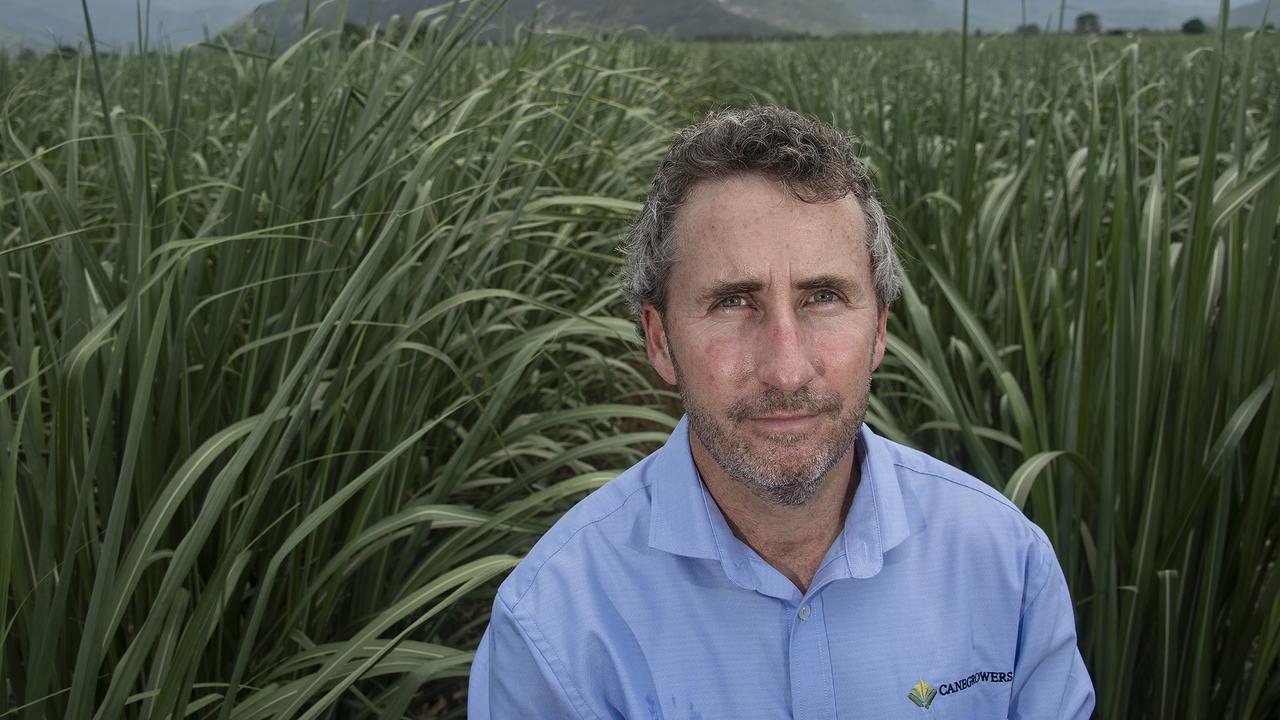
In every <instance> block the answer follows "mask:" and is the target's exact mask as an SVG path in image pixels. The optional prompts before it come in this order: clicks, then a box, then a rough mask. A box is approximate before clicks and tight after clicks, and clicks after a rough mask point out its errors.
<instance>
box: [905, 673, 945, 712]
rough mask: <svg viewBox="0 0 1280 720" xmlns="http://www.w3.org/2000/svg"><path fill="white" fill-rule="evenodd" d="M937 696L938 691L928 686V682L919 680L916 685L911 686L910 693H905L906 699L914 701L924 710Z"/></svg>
mask: <svg viewBox="0 0 1280 720" xmlns="http://www.w3.org/2000/svg"><path fill="white" fill-rule="evenodd" d="M936 697H938V691H937V690H934V689H933V688H932V687H930V686H929V683H927V682H925V681H924V680H921V681H920V682H918V683H916V686H915V687H913V688H911V693H910V694H908V695H907V699H908V700H910V701H911V702H913V703H915V704H916V706H917V707H922V708H924V709H925V710H928V709H929V706H930V705H932V704H933V699H934V698H936Z"/></svg>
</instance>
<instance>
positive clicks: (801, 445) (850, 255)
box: [641, 175, 888, 505]
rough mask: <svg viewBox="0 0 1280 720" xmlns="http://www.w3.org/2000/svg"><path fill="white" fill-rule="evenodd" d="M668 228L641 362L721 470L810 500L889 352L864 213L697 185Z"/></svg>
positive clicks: (730, 183)
mask: <svg viewBox="0 0 1280 720" xmlns="http://www.w3.org/2000/svg"><path fill="white" fill-rule="evenodd" d="M675 231H676V242H677V244H678V250H677V255H676V257H677V261H676V265H675V268H674V269H673V271H672V274H671V277H670V279H669V284H668V287H667V312H666V315H665V317H664V316H662V315H660V313H659V312H658V310H657V308H655V307H653V306H651V305H646V306H645V307H644V308H643V315H642V318H641V321H642V323H643V324H644V329H645V337H646V342H647V346H648V352H649V358H650V360H651V361H652V362H653V365H654V368H655V369H656V370H657V371H658V373H659V374H660V375H661V376H662V377H663V379H664V380H666V381H667V382H669V383H672V384H674V385H676V386H677V387H678V388H679V391H680V396H681V398H682V399H683V401H684V407H685V412H687V413H688V415H689V424H690V431H691V434H692V435H693V436H694V437H695V438H696V440H697V441H698V442H700V443H701V444H702V446H703V447H704V448H706V450H707V452H708V454H710V455H711V457H712V458H714V460H715V461H716V463H717V464H719V465H720V467H721V468H723V469H724V470H725V472H726V473H728V474H729V475H730V476H731V477H733V478H734V479H736V480H738V481H740V482H742V483H744V484H745V485H747V486H748V487H749V488H751V489H752V491H754V492H755V493H756V494H757V495H759V496H760V497H763V498H765V499H768V500H770V501H772V502H776V503H779V504H783V505H801V504H804V503H805V502H807V501H808V500H810V499H811V498H812V497H813V495H814V494H815V493H816V491H817V489H818V487H819V485H820V483H821V480H822V478H823V476H824V475H825V474H826V473H827V471H828V470H830V469H831V468H832V467H833V466H834V465H835V464H836V463H837V462H838V461H839V460H840V459H841V458H842V457H843V456H844V454H845V453H847V452H848V451H849V450H850V448H851V447H852V444H853V439H854V436H855V435H856V433H857V431H858V427H859V426H860V425H861V423H862V418H863V415H864V414H865V412H866V407H867V399H868V395H869V393H870V385H871V373H872V371H873V370H875V368H876V367H878V366H879V365H880V360H881V358H883V356H884V339H885V325H886V322H887V319H888V312H887V310H886V311H884V312H881V311H878V309H877V304H876V297H875V290H874V285H873V282H872V276H871V263H870V257H869V255H868V253H867V248H866V221H865V218H864V216H863V214H862V209H861V207H860V206H859V204H858V201H857V200H856V199H855V198H854V197H853V196H851V195H850V196H846V197H845V198H843V199H841V200H838V201H836V202H832V203H818V204H810V203H805V202H802V201H800V200H797V199H796V198H795V197H794V196H792V195H791V194H790V193H789V192H788V191H787V190H786V188H784V187H783V186H782V185H781V184H779V183H776V182H773V181H771V180H768V179H765V178H762V177H759V176H754V175H743V176H737V177H733V178H729V179H726V180H719V181H710V182H704V183H701V184H699V185H697V186H695V187H694V188H693V189H692V190H691V191H690V193H689V196H688V198H687V199H686V202H685V204H684V205H682V206H681V208H680V210H679V211H678V212H677V214H676V219H675Z"/></svg>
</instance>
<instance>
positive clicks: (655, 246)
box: [618, 105, 902, 334]
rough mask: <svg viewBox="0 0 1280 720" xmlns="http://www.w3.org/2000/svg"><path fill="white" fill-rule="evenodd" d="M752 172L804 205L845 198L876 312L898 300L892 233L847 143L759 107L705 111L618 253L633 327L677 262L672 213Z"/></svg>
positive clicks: (809, 121) (660, 304)
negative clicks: (862, 224) (850, 199)
mask: <svg viewBox="0 0 1280 720" xmlns="http://www.w3.org/2000/svg"><path fill="white" fill-rule="evenodd" d="M751 174H755V175H761V176H763V177H766V178H768V179H770V180H775V181H777V182H780V183H782V184H783V186H784V187H786V188H787V190H788V191H789V192H790V193H791V194H792V195H794V196H795V197H796V198H797V199H799V200H801V201H803V202H807V203H822V202H834V201H836V200H839V199H841V198H843V197H845V196H847V195H849V194H850V193H852V194H853V196H854V198H856V199H857V200H858V204H859V206H860V207H861V208H862V214H863V215H864V216H865V217H866V223H867V251H868V253H869V254H870V256H871V275H872V278H873V279H874V281H875V293H876V302H877V304H878V305H879V307H880V308H882V309H883V308H887V307H888V306H889V305H891V304H892V303H893V302H894V301H895V300H897V299H898V295H899V294H900V293H901V292H902V278H901V272H902V269H901V265H900V264H899V262H898V255H897V253H896V252H895V251H894V246H893V236H892V234H891V233H890V231H889V222H888V220H887V219H886V218H885V214H884V208H883V207H881V205H880V201H879V200H877V199H876V195H875V188H874V187H873V185H872V183H871V177H870V175H869V174H868V172H867V169H866V167H865V166H864V165H863V164H862V162H861V161H860V160H858V158H857V157H856V156H855V155H854V151H853V139H852V138H851V137H850V136H848V135H846V134H845V133H843V132H841V131H840V130H837V129H836V128H833V127H831V126H829V125H826V124H824V123H821V122H819V121H817V120H815V119H813V118H809V117H805V116H803V115H800V114H799V113H796V112H793V111H791V110H786V109H784V108H779V107H773V106H768V105H762V106H757V107H751V108H747V109H745V110H729V111H724V112H712V113H708V114H707V117H706V119H704V120H703V121H702V122H700V123H698V124H696V125H690V126H689V127H686V128H684V129H683V130H681V131H679V132H678V133H676V136H675V138H674V139H673V140H672V142H671V149H670V150H669V151H668V152H667V155H666V157H665V158H663V160H662V164H661V165H660V166H659V167H658V173H657V175H655V176H654V178H653V182H652V183H651V184H650V185H649V197H648V198H647V199H646V200H645V203H644V208H643V209H642V210H641V211H640V216H639V217H638V218H637V219H636V221H635V223H634V224H632V226H631V228H630V230H629V231H628V233H627V237H626V240H625V241H624V243H623V246H622V248H621V250H622V253H623V255H625V257H626V264H625V266H624V267H623V269H622V272H621V273H620V274H619V277H618V282H619V285H620V286H621V289H622V295H623V297H624V298H625V299H626V301H627V306H628V310H630V312H631V317H632V319H633V320H635V321H636V325H637V327H640V313H641V309H642V308H643V306H644V305H646V304H650V305H653V306H654V307H656V308H657V309H658V311H659V312H661V313H665V312H666V307H667V281H668V278H669V277H670V276H671V269H672V267H674V265H675V262H676V242H675V232H674V225H675V216H676V210H677V209H678V208H679V207H680V205H681V203H683V202H684V201H685V199H686V198H687V197H688V195H689V191H690V190H691V189H692V188H693V187H694V186H695V185H697V184H698V183H700V182H703V181H707V180H720V179H725V178H729V177H733V176H735V175H751ZM640 332H641V334H643V332H644V330H643V328H641V330H640Z"/></svg>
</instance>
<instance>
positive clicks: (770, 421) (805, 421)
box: [751, 413, 818, 433]
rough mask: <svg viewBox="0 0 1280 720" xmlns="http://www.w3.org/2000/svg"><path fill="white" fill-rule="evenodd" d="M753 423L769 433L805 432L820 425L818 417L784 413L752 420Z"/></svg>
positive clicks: (807, 414)
mask: <svg viewBox="0 0 1280 720" xmlns="http://www.w3.org/2000/svg"><path fill="white" fill-rule="evenodd" d="M751 423H752V424H753V425H755V426H756V427H758V428H760V429H761V430H765V431H768V432H788V433H795V432H805V431H806V430H811V429H812V428H813V427H814V426H815V425H817V424H818V416H817V415H813V414H809V413H784V414H777V415H761V416H759V417H753V418H751Z"/></svg>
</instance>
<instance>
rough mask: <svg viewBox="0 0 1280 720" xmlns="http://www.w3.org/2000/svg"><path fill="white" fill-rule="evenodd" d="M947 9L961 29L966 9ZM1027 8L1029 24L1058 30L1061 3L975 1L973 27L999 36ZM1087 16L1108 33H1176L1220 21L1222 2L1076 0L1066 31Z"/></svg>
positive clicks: (972, 4)
mask: <svg viewBox="0 0 1280 720" xmlns="http://www.w3.org/2000/svg"><path fill="white" fill-rule="evenodd" d="M940 4H941V3H940ZM946 6H947V10H948V11H949V13H950V14H951V16H952V17H953V18H955V19H956V22H957V25H958V20H959V18H960V14H961V8H962V7H963V5H962V4H961V2H959V1H958V0H957V1H954V2H947V3H946ZM1024 6H1025V8H1026V21H1027V22H1028V23H1031V24H1033V25H1039V26H1040V27H1046V26H1047V27H1048V28H1049V29H1051V30H1057V29H1058V15H1059V13H1060V12H1062V4H1061V2H1060V1H1059V0H1025V3H1024V2H1023V0H977V1H971V2H970V3H969V27H970V28H981V29H982V30H984V31H996V32H999V31H1004V30H1012V29H1014V28H1016V27H1017V26H1018V25H1021V24H1022V17H1023V7H1024ZM1086 12H1092V13H1097V15H1098V17H1099V18H1100V19H1101V20H1102V28H1103V29H1104V30H1111V29H1119V28H1125V29H1130V30H1135V29H1139V28H1148V29H1151V30H1172V29H1176V28H1179V27H1181V26H1182V23H1183V22H1184V21H1186V20H1188V19H1189V18H1193V17H1199V18H1202V19H1203V20H1205V21H1206V22H1208V21H1210V20H1212V19H1213V18H1215V17H1217V15H1218V0H1165V1H1163V2H1162V1H1159V0H1156V1H1153V0H1072V1H1071V2H1069V3H1067V6H1066V11H1065V15H1064V16H1063V18H1062V20H1063V22H1062V25H1063V28H1064V29H1065V30H1067V31H1070V30H1071V29H1072V28H1074V27H1075V24H1076V16H1077V15H1080V14H1083V13H1086ZM1232 15H1233V16H1234V15H1235V11H1234V10H1233V11H1232Z"/></svg>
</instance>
